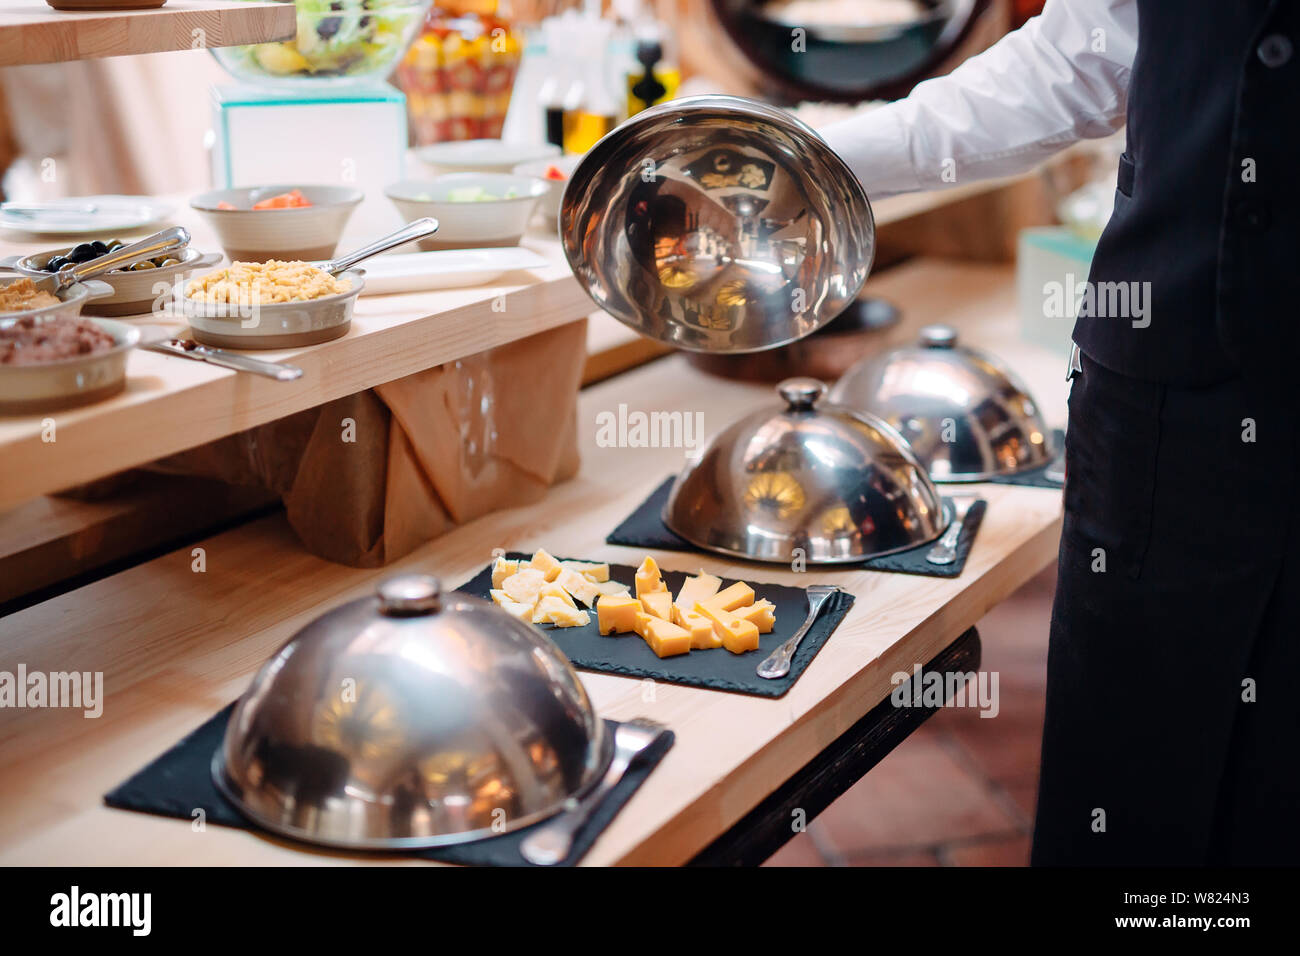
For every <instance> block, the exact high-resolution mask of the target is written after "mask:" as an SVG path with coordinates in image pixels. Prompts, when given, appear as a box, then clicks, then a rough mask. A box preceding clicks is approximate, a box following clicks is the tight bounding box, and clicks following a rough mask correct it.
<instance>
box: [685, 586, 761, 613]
mask: <svg viewBox="0 0 1300 956" xmlns="http://www.w3.org/2000/svg"><path fill="white" fill-rule="evenodd" d="M695 603H696V605H697V606H698V605H699V604H701V603H707V604H710V605H712V606H713V607H717V608H720V609H721V610H723V611H734V610H735V609H736V608H738V607H745V606H746V605H749V604H753V603H754V589H753V588H751V587H750V586H749V585H748V584H746V583H745V582H744V581H737V582H736V583H735V584H733V585H732V586H731V587H729V588H726V589H724V590H722V591H719V592H718V593H717V594H715V595H713V597H711V598H708V599H707V601H704V602H701V601H696V602H695Z"/></svg>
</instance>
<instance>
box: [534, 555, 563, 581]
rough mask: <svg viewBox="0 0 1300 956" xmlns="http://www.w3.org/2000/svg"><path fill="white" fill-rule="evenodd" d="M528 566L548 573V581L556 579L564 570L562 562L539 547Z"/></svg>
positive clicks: (545, 573)
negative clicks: (561, 565)
mask: <svg viewBox="0 0 1300 956" xmlns="http://www.w3.org/2000/svg"><path fill="white" fill-rule="evenodd" d="M528 567H530V568H533V569H535V570H538V571H541V572H542V574H544V575H546V580H548V581H554V580H555V579H556V578H557V577H559V576H560V571H561V570H562V568H561V567H560V562H559V561H557V560H556V559H555V558H553V557H551V555H549V554H547V553H546V550H545V549H544V548H538V549H537V553H536V554H534V555H533V559H532V560H531V561H529V562H528Z"/></svg>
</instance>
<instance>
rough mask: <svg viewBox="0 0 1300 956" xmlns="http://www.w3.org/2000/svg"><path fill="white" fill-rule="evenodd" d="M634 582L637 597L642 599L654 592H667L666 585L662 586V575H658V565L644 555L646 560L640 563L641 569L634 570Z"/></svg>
mask: <svg viewBox="0 0 1300 956" xmlns="http://www.w3.org/2000/svg"><path fill="white" fill-rule="evenodd" d="M635 581H636V596H637V597H644V596H645V595H647V594H651V593H653V592H655V591H667V590H668V585H666V584H664V579H663V575H661V574H660V573H659V565H658V564H656V563H655V559H654V558H652V557H650V556H649V555H646V559H645V560H644V561H642V562H641V567H639V568H637V569H636V579H635Z"/></svg>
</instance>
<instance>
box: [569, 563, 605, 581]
mask: <svg viewBox="0 0 1300 956" xmlns="http://www.w3.org/2000/svg"><path fill="white" fill-rule="evenodd" d="M560 567H562V568H568V569H569V570H571V571H577V572H578V573H579V574H581V575H582V576H583V577H584V578H586V579H587V580H588V581H593V582H595V583H596V584H599V583H601V582H602V581H608V580H609V565H608V564H593V563H591V562H589V561H561V562H560Z"/></svg>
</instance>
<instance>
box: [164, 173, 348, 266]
mask: <svg viewBox="0 0 1300 956" xmlns="http://www.w3.org/2000/svg"><path fill="white" fill-rule="evenodd" d="M291 189H297V190H299V191H300V192H301V193H302V194H303V196H304V197H305V198H306V199H307V201H308V202H310V203H311V205H310V206H304V207H302V208H299V209H253V208H252V206H253V204H254V203H256V202H260V201H261V200H263V199H269V198H270V197H272V196H278V195H279V194H281V193H287V192H289V191H290V190H291ZM363 198H364V194H363V193H362V192H361V190H359V189H352V188H350V187H348V186H303V185H295V184H292V183H290V184H287V185H276V186H250V187H245V188H242V189H214V190H212V191H211V192H206V193H200V194H199V195H197V196H195V197H194V198H193V199H191V200H190V206H191V207H193V208H194V209H196V210H198V212H199V213H200V214H202V216H203V218H204V219H205V220H207V222H208V223H209V224H210V225H211V226H212V228H213V229H214V230H216V233H217V239H218V240H219V241H220V242H221V248H223V249H224V250H225V251H226V256H227V257H228V258H229V259H230V261H231V262H266V261H267V260H268V259H282V260H286V261H290V262H293V261H296V260H303V261H305V262H312V261H315V260H318V259H328V258H330V257H331V256H333V255H334V249H335V248H336V247H337V246H338V244H339V237H340V236H342V235H343V227H344V226H346V225H347V224H348V219H350V218H351V217H352V212H353V210H355V209H356V207H357V206H358V205H359V204H360V203H361V200H362V199H363ZM223 202H226V203H229V204H230V205H232V206H234V207H235V208H234V209H218V208H217V206H218V204H219V203H223Z"/></svg>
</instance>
